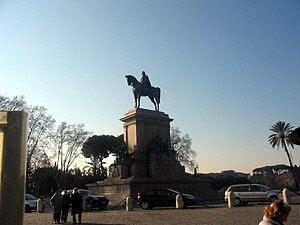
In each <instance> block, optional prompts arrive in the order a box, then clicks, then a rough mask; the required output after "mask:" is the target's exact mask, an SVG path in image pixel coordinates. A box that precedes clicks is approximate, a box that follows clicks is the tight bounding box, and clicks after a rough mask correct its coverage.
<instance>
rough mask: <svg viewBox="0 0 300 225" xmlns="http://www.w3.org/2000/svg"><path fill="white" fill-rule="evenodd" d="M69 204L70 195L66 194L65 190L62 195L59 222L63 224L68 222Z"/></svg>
mask: <svg viewBox="0 0 300 225" xmlns="http://www.w3.org/2000/svg"><path fill="white" fill-rule="evenodd" d="M70 202H71V197H70V193H68V192H67V190H64V191H63V193H62V214H61V221H62V222H64V223H66V222H67V220H68V212H69V205H70Z"/></svg>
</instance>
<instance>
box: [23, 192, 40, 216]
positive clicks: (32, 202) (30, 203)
mask: <svg viewBox="0 0 300 225" xmlns="http://www.w3.org/2000/svg"><path fill="white" fill-rule="evenodd" d="M36 203H37V198H36V197H35V196H33V195H30V194H25V212H30V211H31V210H36Z"/></svg>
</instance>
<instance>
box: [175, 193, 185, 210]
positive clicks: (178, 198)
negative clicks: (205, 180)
mask: <svg viewBox="0 0 300 225" xmlns="http://www.w3.org/2000/svg"><path fill="white" fill-rule="evenodd" d="M183 208H184V202H183V198H182V195H181V194H178V195H177V196H176V209H183Z"/></svg>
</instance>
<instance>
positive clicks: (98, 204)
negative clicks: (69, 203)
mask: <svg viewBox="0 0 300 225" xmlns="http://www.w3.org/2000/svg"><path fill="white" fill-rule="evenodd" d="M78 191H79V192H80V193H81V195H82V197H83V201H86V208H87V209H89V210H92V209H94V208H98V209H101V210H104V209H106V207H107V205H108V203H109V199H108V198H106V197H105V196H103V195H94V194H93V192H92V191H91V190H88V189H78ZM67 192H68V194H70V195H71V194H72V190H68V191H67Z"/></svg>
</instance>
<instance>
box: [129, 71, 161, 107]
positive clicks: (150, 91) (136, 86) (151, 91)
mask: <svg viewBox="0 0 300 225" xmlns="http://www.w3.org/2000/svg"><path fill="white" fill-rule="evenodd" d="M125 78H126V79H127V84H128V86H132V92H133V95H134V101H135V106H134V108H139V107H140V100H141V96H148V97H149V98H150V100H151V102H152V103H153V104H154V107H155V111H159V104H160V88H159V87H152V86H151V87H149V88H145V90H143V86H142V84H141V83H140V82H139V81H138V80H137V79H136V78H135V77H134V76H132V75H126V76H125Z"/></svg>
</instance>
